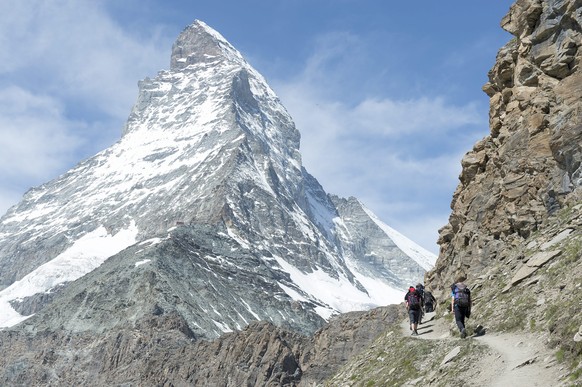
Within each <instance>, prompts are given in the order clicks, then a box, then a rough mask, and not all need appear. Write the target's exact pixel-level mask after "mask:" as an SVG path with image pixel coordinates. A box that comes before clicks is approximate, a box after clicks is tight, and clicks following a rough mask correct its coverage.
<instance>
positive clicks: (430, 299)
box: [424, 290, 436, 313]
mask: <svg viewBox="0 0 582 387" xmlns="http://www.w3.org/2000/svg"><path fill="white" fill-rule="evenodd" d="M435 304H436V298H434V296H433V295H432V293H431V292H429V291H428V290H425V291H424V311H425V312H427V313H430V312H434V307H435Z"/></svg>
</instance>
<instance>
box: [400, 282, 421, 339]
mask: <svg viewBox="0 0 582 387" xmlns="http://www.w3.org/2000/svg"><path fill="white" fill-rule="evenodd" d="M404 301H406V309H407V310H408V317H409V318H410V330H411V331H412V336H418V331H417V329H418V323H419V322H420V313H421V303H422V300H421V298H420V294H418V292H417V291H416V289H415V288H414V286H411V287H410V288H408V293H406V295H405V296H404Z"/></svg>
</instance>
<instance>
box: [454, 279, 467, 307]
mask: <svg viewBox="0 0 582 387" xmlns="http://www.w3.org/2000/svg"><path fill="white" fill-rule="evenodd" d="M453 293H454V295H455V304H457V305H459V306H460V307H461V308H468V307H469V305H471V301H470V300H471V291H470V290H469V288H468V287H467V286H465V284H463V283H458V284H455V288H454V290H453Z"/></svg>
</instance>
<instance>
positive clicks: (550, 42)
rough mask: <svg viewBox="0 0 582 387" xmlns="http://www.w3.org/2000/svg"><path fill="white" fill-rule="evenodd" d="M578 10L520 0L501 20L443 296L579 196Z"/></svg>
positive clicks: (449, 240)
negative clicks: (503, 40)
mask: <svg viewBox="0 0 582 387" xmlns="http://www.w3.org/2000/svg"><path fill="white" fill-rule="evenodd" d="M581 7H582V2H580V1H578V0H567V1H564V0H544V1H541V0H518V1H516V2H515V3H514V4H513V6H512V7H511V9H510V11H509V13H508V14H507V15H506V16H505V17H504V18H503V20H502V22H501V26H502V28H504V29H505V30H506V31H508V32H510V33H511V34H512V35H514V38H513V39H512V40H511V41H510V42H509V43H507V44H506V45H505V46H504V47H503V48H502V49H501V50H500V51H499V53H498V55H497V59H496V63H495V65H494V66H493V68H492V69H491V70H490V72H489V82H487V83H486V84H485V85H484V87H483V90H484V91H485V93H487V95H489V97H490V111H489V123H490V130H491V132H490V135H489V136H487V137H485V138H484V139H482V140H481V141H479V142H478V143H477V144H476V145H475V146H474V148H473V149H472V150H471V151H470V152H468V153H467V154H466V155H465V156H464V158H463V160H462V172H461V174H460V176H459V180H460V183H459V185H458V187H457V189H456V191H455V193H454V195H453V200H452V203H451V209H452V213H451V215H450V218H449V223H448V224H447V225H446V226H444V227H443V228H442V229H441V230H440V231H439V234H440V235H439V241H438V243H439V245H440V255H439V259H438V261H437V264H436V266H435V268H434V269H433V270H432V271H431V272H430V273H428V274H427V283H429V284H430V286H432V287H433V288H435V289H438V293H439V294H444V291H445V289H447V287H448V285H449V284H450V283H451V282H452V281H453V280H454V277H455V276H457V275H458V274H464V275H467V276H468V277H469V279H471V278H475V277H477V276H478V274H480V273H482V272H483V271H484V270H485V269H486V268H487V267H490V266H492V265H493V264H495V263H496V262H500V261H503V260H504V259H505V258H507V256H508V254H509V251H510V250H511V249H512V248H514V247H516V246H519V245H522V244H524V243H525V242H527V240H528V239H529V238H530V237H531V236H532V235H533V233H535V232H536V231H538V230H541V229H543V228H544V225H546V224H547V222H548V219H550V218H551V217H552V216H554V215H555V214H557V213H558V212H559V210H560V209H561V208H564V207H566V206H568V205H570V204H572V203H575V202H577V201H579V199H580V197H582V193H581V192H582V188H581V186H582V167H581V161H582V147H581V144H582V73H581V71H580V61H581V58H582V50H581V49H580V46H581V45H582V33H581V31H582V27H581V26H582V9H581Z"/></svg>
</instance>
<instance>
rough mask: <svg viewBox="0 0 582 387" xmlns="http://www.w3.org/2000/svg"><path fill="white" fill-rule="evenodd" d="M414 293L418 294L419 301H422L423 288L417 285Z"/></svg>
mask: <svg viewBox="0 0 582 387" xmlns="http://www.w3.org/2000/svg"><path fill="white" fill-rule="evenodd" d="M416 293H418V295H419V296H420V299H421V300H424V286H422V285H420V284H419V285H417V286H416Z"/></svg>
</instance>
